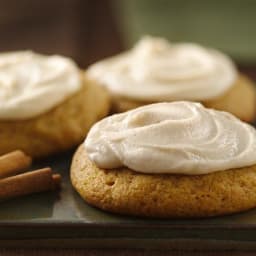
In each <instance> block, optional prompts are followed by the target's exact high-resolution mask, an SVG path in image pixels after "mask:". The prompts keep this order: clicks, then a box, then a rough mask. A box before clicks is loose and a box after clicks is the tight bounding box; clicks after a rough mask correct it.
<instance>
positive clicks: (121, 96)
mask: <svg viewBox="0 0 256 256" xmlns="http://www.w3.org/2000/svg"><path fill="white" fill-rule="evenodd" d="M87 74H88V76H89V77H90V79H92V80H94V81H95V82H97V83H99V84H101V85H103V86H105V87H106V88H107V89H108V90H109V92H110V93H111V95H112V108H113V112H123V111H126V110H130V109H133V108H135V107H138V106H142V105H145V104H151V103H155V102H163V101H170V102H171V101H180V100H187V101H197V102H198V101H199V102H201V103H203V104H204V105H205V106H209V107H213V108H215V109H218V110H224V111H227V112H230V113H232V114H234V115H236V116H237V117H238V118H240V119H242V120H244V121H252V120H254V119H255V115H256V113H255V106H256V92H255V88H254V84H253V82H252V81H251V80H250V79H249V78H247V77H245V76H244V75H241V74H239V73H238V71H237V69H236V67H235V64H234V63H233V61H232V60H231V59H230V58H229V57H228V56H226V55H225V54H223V53H221V52H219V51H217V50H214V49H210V48H205V47H202V46H200V45H197V44H192V43H169V42H168V41H166V40H165V39H162V38H154V37H149V36H147V37H144V38H142V39H141V40H140V41H139V42H138V43H137V44H136V45H135V47H134V48H133V49H131V50H129V51H127V52H124V53H121V54H119V55H117V56H114V57H111V58H108V59H105V60H102V61H99V62H98V63H95V64H93V65H92V66H90V67H89V69H88V70H87ZM244 99H246V100H244Z"/></svg>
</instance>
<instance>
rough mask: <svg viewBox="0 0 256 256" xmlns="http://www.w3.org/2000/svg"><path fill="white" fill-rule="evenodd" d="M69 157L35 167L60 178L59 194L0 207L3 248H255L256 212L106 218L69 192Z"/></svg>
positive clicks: (40, 196) (26, 199)
mask: <svg viewBox="0 0 256 256" xmlns="http://www.w3.org/2000/svg"><path fill="white" fill-rule="evenodd" d="M72 154H73V152H67V153H65V154H61V155H57V156H54V157H51V158H49V159H46V160H44V161H42V162H38V163H35V165H34V168H38V167H44V166H47V165H49V166H52V167H53V170H54V171H56V172H60V173H61V174H62V176H63V186H62V190H61V191H60V193H50V192H49V193H42V194H36V195H32V196H26V197H23V198H19V199H15V200H11V201H7V202H4V203H1V206H0V207H1V208H0V246H2V247H39V246H40V247H87V248H92V247H94V248H95V247H98V248H99V247H111V248H122V247H123V248H158V249H160V248H161V249H162V248H169V249H170V248H175V249H180V248H182V249H195V248H196V249H205V248H207V249H209V248H211V247H212V248H214V249H223V248H225V249H234V248H240V249H247V250H248V249H256V210H251V211H248V212H246V213H242V214H236V215H232V216H226V217H219V218H210V219H201V220H152V219H139V218H131V217H124V216H119V215H114V214H109V213H105V212H103V211H100V210H97V209H95V208H93V207H91V206H89V205H87V204H86V203H85V202H84V201H83V200H82V199H81V198H80V197H79V196H78V194H77V193H76V192H75V191H74V190H73V189H72V187H71V184H70V181H69V166H70V162H71V158H72Z"/></svg>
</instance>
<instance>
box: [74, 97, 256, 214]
mask: <svg viewBox="0 0 256 256" xmlns="http://www.w3.org/2000/svg"><path fill="white" fill-rule="evenodd" d="M255 145H256V131H255V129H254V128H253V127H251V126H250V125H248V124H246V123H243V122H242V121H240V120H238V119H237V118H235V117H234V116H232V115H231V114H229V113H226V112H220V111H216V110H212V109H206V108H204V107H203V106H202V105H201V104H198V103H192V102H176V103H158V104H152V105H147V106H144V107H141V108H137V109H135V110H132V111H128V112H126V113H123V114H118V115H114V116H111V117H108V118H105V119H103V120H101V121H100V122H98V123H96V124H95V125H94V126H93V127H92V129H91V130H90V132H89V134H88V136H87V138H86V140H85V143H84V144H83V145H81V146H80V147H79V148H78V150H77V152H76V153H75V155H74V158H73V161H72V166H71V181H72V184H73V186H74V188H75V189H76V190H77V191H78V193H79V194H80V195H81V197H82V198H83V199H84V200H85V201H86V202H88V203H89V204H91V205H93V206H95V207H98V208H100V209H103V210H106V211H110V212H114V213H120V214H126V215H134V216H145V217H156V218H193V217H196V218H197V217H210V216H218V215H226V214H231V213H236V212H241V211H245V210H248V209H251V208H254V207H256V157H255V153H254V152H255V147H256V146H255Z"/></svg>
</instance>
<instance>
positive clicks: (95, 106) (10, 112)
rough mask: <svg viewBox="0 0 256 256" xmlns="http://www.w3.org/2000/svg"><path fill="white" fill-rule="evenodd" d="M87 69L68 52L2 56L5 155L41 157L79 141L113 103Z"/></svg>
mask: <svg viewBox="0 0 256 256" xmlns="http://www.w3.org/2000/svg"><path fill="white" fill-rule="evenodd" d="M81 73H82V72H81V71H80V70H79V68H78V67H77V66H76V64H75V63H74V62H73V61H72V60H71V59H68V58H65V57H62V56H57V55H54V56H45V55H40V54H37V53H33V52H30V51H21V52H12V53H3V54H0V141H1V143H0V154H4V153H7V152H10V151H13V150H15V149H17V148H18V149H21V150H23V151H25V152H26V153H27V154H29V155H31V156H34V157H41V156H46V155H49V154H51V153H55V152H58V151H62V150H65V149H68V148H70V147H72V146H75V145H77V144H79V143H80V142H81V141H82V140H83V139H84V137H85V135H86V133H87V131H88V130H89V128H90V127H91V126H92V125H93V124H94V123H95V122H96V121H98V120H99V119H101V118H102V117H104V116H105V115H106V114H107V113H108V110H109V107H110V99H109V96H108V93H107V91H106V90H105V89H104V88H102V87H99V86H97V85H95V84H93V83H92V82H90V81H89V80H88V79H87V78H86V77H85V76H84V75H82V74H81Z"/></svg>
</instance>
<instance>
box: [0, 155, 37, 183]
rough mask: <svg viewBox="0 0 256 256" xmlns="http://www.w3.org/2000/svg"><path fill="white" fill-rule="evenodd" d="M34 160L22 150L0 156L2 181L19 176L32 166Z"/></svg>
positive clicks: (0, 176)
mask: <svg viewBox="0 0 256 256" xmlns="http://www.w3.org/2000/svg"><path fill="white" fill-rule="evenodd" d="M31 162H32V159H31V157H29V156H27V155H26V154H25V153H24V152H22V151H21V150H16V151H13V152H11V153H9V154H6V155H3V156H0V179H1V178H5V177H10V176H13V175H16V174H19V173H21V172H23V171H25V170H26V169H28V168H29V167H30V165H31Z"/></svg>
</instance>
